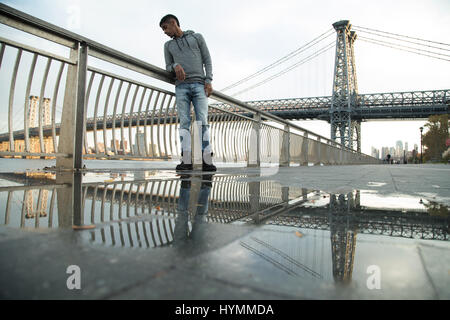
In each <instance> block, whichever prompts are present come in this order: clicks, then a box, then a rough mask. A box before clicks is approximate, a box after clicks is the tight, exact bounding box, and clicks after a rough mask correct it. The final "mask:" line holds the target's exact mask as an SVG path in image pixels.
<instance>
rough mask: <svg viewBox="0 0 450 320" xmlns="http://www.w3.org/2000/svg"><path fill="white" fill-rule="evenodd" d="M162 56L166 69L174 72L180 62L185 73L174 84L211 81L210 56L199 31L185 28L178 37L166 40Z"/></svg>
mask: <svg viewBox="0 0 450 320" xmlns="http://www.w3.org/2000/svg"><path fill="white" fill-rule="evenodd" d="M164 58H165V59H166V70H167V71H169V72H175V69H174V68H175V66H176V65H177V64H180V65H181V66H182V67H183V69H184V72H185V73H186V79H185V80H184V81H179V80H176V81H175V85H178V84H180V83H183V82H186V83H193V82H200V83H205V82H206V83H211V81H212V77H213V75H212V62H211V56H210V55H209V50H208V47H207V46H206V42H205V39H204V38H203V36H202V35H201V34H200V33H195V32H194V31H192V30H187V31H184V32H183V35H182V36H181V37H180V38H175V39H172V40H169V41H167V42H166V43H165V44H164ZM203 67H204V68H203ZM205 71H206V74H205Z"/></svg>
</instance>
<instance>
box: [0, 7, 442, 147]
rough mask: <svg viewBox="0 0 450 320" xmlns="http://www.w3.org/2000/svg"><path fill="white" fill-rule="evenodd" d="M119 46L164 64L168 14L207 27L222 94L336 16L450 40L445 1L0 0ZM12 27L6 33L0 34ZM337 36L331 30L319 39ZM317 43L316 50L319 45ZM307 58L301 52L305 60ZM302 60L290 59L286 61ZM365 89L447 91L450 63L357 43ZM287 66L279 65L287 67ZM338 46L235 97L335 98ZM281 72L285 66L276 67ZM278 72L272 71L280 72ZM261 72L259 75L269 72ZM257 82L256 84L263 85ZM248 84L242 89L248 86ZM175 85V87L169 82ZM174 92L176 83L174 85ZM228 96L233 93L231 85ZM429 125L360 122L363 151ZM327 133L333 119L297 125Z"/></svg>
mask: <svg viewBox="0 0 450 320" xmlns="http://www.w3.org/2000/svg"><path fill="white" fill-rule="evenodd" d="M0 2H2V3H4V4H7V5H9V6H12V7H14V8H16V9H18V10H21V11H24V12H26V13H28V14H31V15H34V16H36V17H38V18H40V19H43V20H45V21H48V22H50V23H53V24H55V25H57V26H60V27H63V28H67V29H70V30H71V31H73V32H75V33H78V34H80V35H82V36H85V37H87V38H90V39H92V40H94V41H96V42H99V43H102V44H104V45H107V46H109V47H111V48H113V49H116V50H119V51H121V52H123V53H126V54H129V55H131V56H134V57H136V58H138V59H141V60H143V61H146V62H148V63H151V64H153V65H156V66H158V67H161V68H164V55H163V46H164V43H165V42H166V41H167V40H169V38H167V36H166V35H165V34H163V32H162V31H161V29H160V28H159V21H160V19H161V17H162V16H164V15H165V14H167V13H172V14H175V15H176V16H177V17H178V18H179V20H180V23H181V28H182V29H183V30H194V31H196V32H199V33H201V34H202V35H203V36H204V38H205V40H206V42H207V45H208V48H209V51H210V53H211V56H212V61H213V74H214V81H213V87H214V89H216V90H220V89H222V88H224V87H226V86H227V85H229V84H231V83H234V82H236V81H238V80H240V79H243V78H245V77H246V76H248V75H250V74H252V73H254V72H256V71H258V70H260V69H262V68H264V67H265V66H267V65H269V64H271V63H273V62H274V61H276V60H278V59H280V58H281V57H283V56H285V55H286V54H288V53H290V52H292V51H294V50H295V49H297V48H299V47H301V46H302V45H304V44H306V43H308V42H309V41H311V40H313V39H314V38H316V37H317V36H319V35H320V34H323V33H324V32H326V31H328V30H330V29H331V28H332V24H333V23H334V22H336V21H340V20H350V23H351V24H352V25H354V26H361V27H367V28H372V29H378V30H382V31H388V32H392V33H397V34H401V35H408V36H412V37H417V38H421V39H427V40H433V41H438V42H444V43H450V1H448V0H406V1H405V0H396V1H392V0H387V1H386V0H376V1H372V0H361V1H359V0H351V1H350V0H341V1H334V0H311V1H310V0H302V1H296V0H277V1H267V0H257V1H256V0H255V1H252V0H227V1H217V0H190V1H181V0H172V1H167V0H165V1H163V0H128V1H123V0H120V1H119V0H17V1H16V0H7V1H0ZM5 32H8V31H4V29H0V36H5V35H4V34H1V33H5ZM335 39H336V35H335V33H333V34H332V35H331V36H330V37H329V38H328V39H327V40H326V41H325V42H323V45H325V44H326V43H328V42H329V41H331V42H333V41H335ZM318 48H319V47H317V49H318ZM303 57H304V56H303ZM299 59H301V58H300V57H298V59H295V58H294V59H292V60H290V61H289V62H288V63H286V64H285V65H284V67H286V66H289V65H290V64H293V63H295V62H297V61H299ZM355 60H356V73H357V79H358V90H359V93H378V92H398V91H415V90H437V89H450V76H449V75H450V62H449V61H442V60H437V59H431V58H428V57H423V56H419V55H415V54H412V53H407V52H402V51H398V50H394V49H391V48H385V47H380V46H376V45H373V44H368V43H366V42H363V41H358V40H357V41H356V43H355ZM282 67H283V66H281V67H280V68H282ZM333 68H334V48H333V49H331V50H329V51H327V52H326V53H324V54H323V55H321V56H319V57H317V58H316V59H314V60H312V61H310V62H308V63H305V64H303V65H301V66H299V67H297V68H295V69H294V70H292V71H291V72H289V73H286V75H284V76H281V77H278V78H277V79H275V80H273V81H271V82H269V83H267V84H265V85H262V86H259V87H257V88H255V89H253V90H250V91H248V92H246V93H244V94H242V95H238V96H236V98H239V99H241V100H244V101H249V100H263V99H279V98H295V97H297V98H300V97H313V96H331V93H332V92H331V90H332V77H333ZM278 70H281V69H278ZM276 72H277V69H274V70H273V71H272V74H273V73H276ZM269 75H270V73H267V74H265V75H264V76H262V77H261V78H260V79H259V80H262V79H264V77H267V76H269ZM259 80H258V79H255V81H259ZM250 84H251V83H247V84H243V85H242V86H240V87H237V89H244V88H246V87H248V86H249V85H250ZM168 88H170V86H169V87H168ZM172 89H173V88H172ZM224 93H226V94H229V95H232V94H233V91H232V90H230V91H225V92H224ZM424 123H425V121H370V122H363V123H362V151H363V152H364V153H367V154H370V151H371V147H372V146H374V147H376V148H378V149H381V147H383V146H389V147H391V146H395V142H396V141H397V140H402V141H404V142H408V145H409V146H410V149H411V147H412V146H414V144H418V145H419V146H420V132H419V127H421V126H423V124H424ZM299 124H300V125H301V126H303V127H305V128H306V129H309V130H312V131H314V132H316V133H318V134H321V135H323V136H326V137H329V136H330V127H329V124H327V123H326V122H323V121H301V122H299Z"/></svg>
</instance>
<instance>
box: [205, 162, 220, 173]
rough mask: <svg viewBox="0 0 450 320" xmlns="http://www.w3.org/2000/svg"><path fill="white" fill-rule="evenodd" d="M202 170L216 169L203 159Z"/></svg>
mask: <svg viewBox="0 0 450 320" xmlns="http://www.w3.org/2000/svg"><path fill="white" fill-rule="evenodd" d="M202 170H203V171H217V168H216V166H215V165H213V164H212V163H211V164H207V163H206V162H204V161H203V165H202Z"/></svg>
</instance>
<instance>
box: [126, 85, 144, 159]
mask: <svg viewBox="0 0 450 320" xmlns="http://www.w3.org/2000/svg"><path fill="white" fill-rule="evenodd" d="M140 88H141V86H139V85H136V89H135V90H134V94H133V99H132V101H131V106H130V112H129V113H128V140H129V141H130V151H131V155H133V156H134V155H136V150H134V149H135V148H134V144H133V111H134V105H135V103H136V96H137V94H138V91H139V89H140Z"/></svg>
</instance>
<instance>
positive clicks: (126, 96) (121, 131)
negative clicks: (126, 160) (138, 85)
mask: <svg viewBox="0 0 450 320" xmlns="http://www.w3.org/2000/svg"><path fill="white" fill-rule="evenodd" d="M130 89H131V82H128V87H127V91H126V93H125V98H124V100H123V105H122V118H121V120H120V140H121V142H122V150H123V154H124V155H125V154H126V152H125V135H124V132H123V130H124V128H123V127H124V122H125V108H126V106H127V100H128V94H129V93H130Z"/></svg>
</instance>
